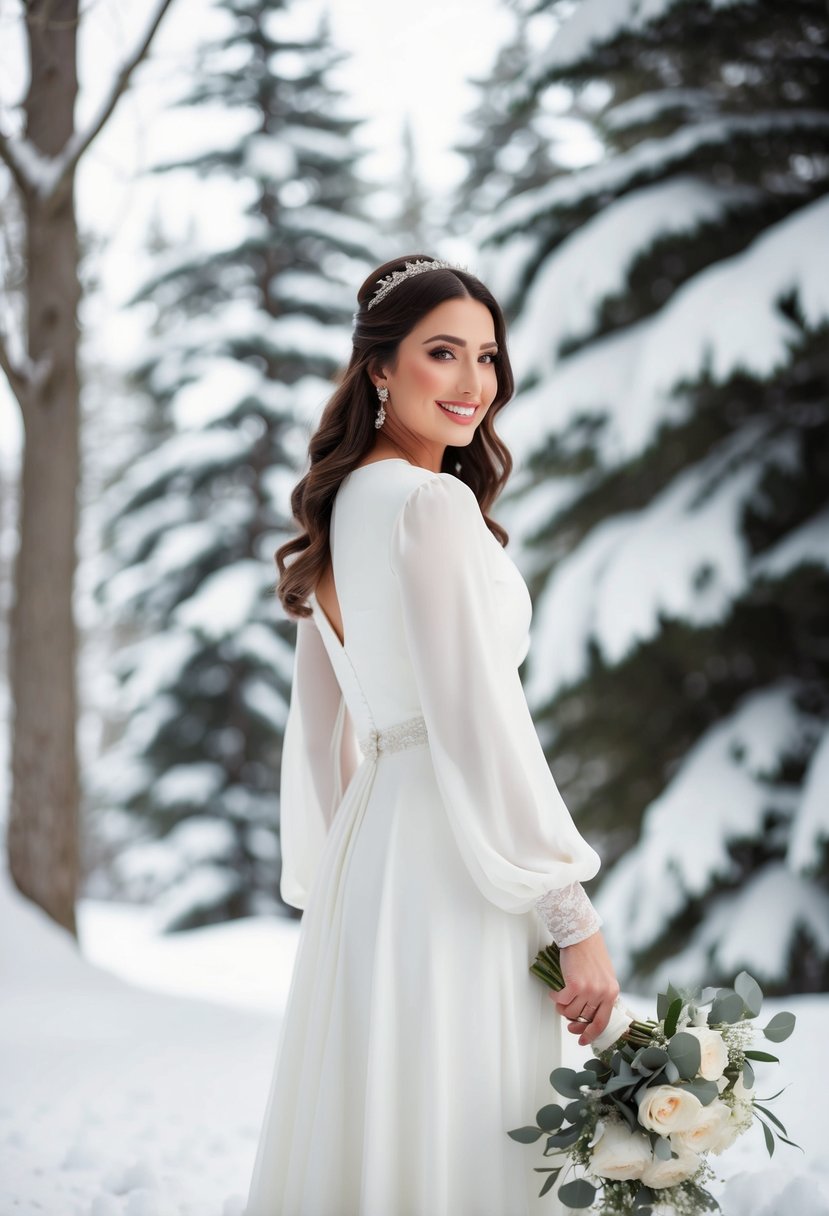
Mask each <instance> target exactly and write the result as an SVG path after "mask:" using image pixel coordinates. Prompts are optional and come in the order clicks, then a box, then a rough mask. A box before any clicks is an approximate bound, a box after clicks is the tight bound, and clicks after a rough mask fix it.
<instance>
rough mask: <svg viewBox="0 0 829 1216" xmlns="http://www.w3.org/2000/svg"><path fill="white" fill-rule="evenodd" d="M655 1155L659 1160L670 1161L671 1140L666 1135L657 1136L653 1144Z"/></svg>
mask: <svg viewBox="0 0 829 1216" xmlns="http://www.w3.org/2000/svg"><path fill="white" fill-rule="evenodd" d="M653 1155H654V1157H656V1159H657V1160H658V1161H670V1159H671V1142H670V1140H666V1139H665V1137H664V1136H657V1137H656V1140H655V1141H654V1144H653Z"/></svg>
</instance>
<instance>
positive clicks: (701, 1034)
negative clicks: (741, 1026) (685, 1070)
mask: <svg viewBox="0 0 829 1216" xmlns="http://www.w3.org/2000/svg"><path fill="white" fill-rule="evenodd" d="M683 1034H692V1035H693V1036H694V1038H695V1039H699V1050H700V1063H699V1076H701V1077H705V1079H706V1081H716V1080H718V1079H719V1078H720V1077H721V1076H722V1075H723V1070H724V1069H725V1068H727V1067H728V1048H727V1047H726V1045H725V1042H724V1040H723V1037H722V1035H721V1034H720V1033H719V1031H716V1030H712V1029H711V1028H710V1026H686V1028H685V1030H684V1031H683Z"/></svg>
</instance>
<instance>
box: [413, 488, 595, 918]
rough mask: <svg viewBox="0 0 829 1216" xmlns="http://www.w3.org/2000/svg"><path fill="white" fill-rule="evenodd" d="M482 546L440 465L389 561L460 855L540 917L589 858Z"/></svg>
mask: <svg viewBox="0 0 829 1216" xmlns="http://www.w3.org/2000/svg"><path fill="white" fill-rule="evenodd" d="M489 543H490V542H489V538H488V537H487V535H486V523H485V522H484V520H483V518H482V516H481V511H480V507H479V505H478V502H477V499H476V498H475V495H474V493H473V491H472V490H471V489H470V488H469V487H468V486H467V485H465V484H464V483H463V482H461V481H460V480H459V479H458V478H456V477H453V476H452V475H451V474H448V473H440V474H435V476H434V477H432V478H430V479H429V480H427V481H423V482H421V483H420V484H419V485H418V486H417V487H416V488H415V489H414V490H413V491H412V492H411V493H410V494H409V496H408V498H407V499H406V501H405V502H404V504H403V506H402V507H401V509H400V512H399V514H398V516H397V519H396V521H395V526H394V529H393V533H392V539H391V545H390V553H389V560H390V563H391V567H392V570H393V571H394V573H395V574H396V576H397V578H398V580H399V585H400V596H401V607H402V613H403V619H404V625H405V631H406V636H407V642H408V647H409V654H410V657H411V661H412V663H413V666H414V669H415V676H416V680H417V684H418V691H419V694H420V700H421V706H422V711H423V716H424V718H425V719H426V726H427V730H428V734H429V746H430V751H431V754H432V759H433V764H434V768H435V774H436V777H437V782H438V786H439V788H440V791H441V794H442V796H443V800H444V803H445V806H446V811H447V815H448V817H449V821H450V823H451V827H452V830H453V833H454V835H455V839H456V840H457V843H458V847H459V849H460V852H461V854H462V857H463V859H464V862H465V863H466V866H467V868H468V869H469V871H470V873H471V875H472V878H473V879H474V881H475V883H476V884H477V886H478V888H479V889H480V891H481V892H482V893H483V895H484V896H485V897H486V898H487V899H489V900H490V901H491V902H492V903H494V904H496V905H497V906H498V907H500V908H503V909H504V910H505V911H508V912H527V911H530V910H531V909H533V908H534V907H535V908H536V909H537V911H538V912H539V913H540V914H541V913H542V912H543V911H545V910H546V912H547V916H549V915H550V912H549V909H550V907H551V905H552V906H554V905H555V903H556V899H557V898H558V897H557V896H554V895H552V894H550V893H551V892H552V891H554V890H555V891H557V892H560V898H561V899H562V900H564V901H566V900H568V899H571V900H572V898H573V884H579V883H581V882H582V881H585V880H587V879H589V878H592V877H593V875H594V874H595V873H596V872H597V871H598V869H599V866H600V864H601V862H600V859H599V856H598V854H597V853H596V851H595V850H594V849H593V848H592V847H591V846H590V845H589V844H588V843H587V841H586V840H585V839H584V838H583V837H582V836H581V835H580V833H579V832H578V830H577V829H576V826H575V824H574V822H573V819H572V817H571V815H570V812H569V810H568V808H567V806H566V804H565V803H564V800H563V798H562V797H561V794H560V793H559V790H558V787H557V786H556V783H555V781H554V779H553V776H552V774H551V773H550V769H549V766H548V764H547V760H546V757H545V756H544V752H543V749H542V747H541V743H540V740H539V738H538V734H537V733H536V729H535V725H534V723H533V720H532V716H531V714H530V710H529V706H528V704H527V700H526V697H525V695H524V689H523V685H522V683H521V679H520V676H519V674H518V667H517V665H516V662H515V656H514V655H512V654H510V653H508V647H507V645H506V643H505V641H504V638H503V634H502V628H501V625H500V623H499V620H498V615H497V605H496V601H495V596H494V588H493V579H492V573H491V565H490V559H489V558H488V554H487V551H486V547H485V546H486V545H488V544H489ZM565 888H569V889H570V890H565ZM582 894H584V893H583V892H582ZM545 897H546V898H545ZM584 899H585V900H586V899H587V896H586V895H584ZM588 904H589V900H588ZM591 907H592V905H591ZM561 910H562V914H563V920H562V921H561V924H562V925H563V927H564V929H565V930H566V928H567V923H566V922H567V920H568V915H567V911H566V907H565V906H564V905H562V909H561ZM582 910H583V911H584V908H583V909H582ZM547 916H545V918H544V919H545V923H550V922H549V920H548V919H547ZM596 919H598V918H596ZM588 921H589V916H588V917H587V918H586V919H584V920H582V922H581V929H582V930H585V929H586V928H587V924H588ZM553 923H557V922H556V921H555V916H554V915H553ZM597 927H598V925H597V924H595V923H594V925H593V928H594V930H595V928H597ZM583 935H584V936H586V935H587V934H586V932H584V933H583ZM572 940H577V935H573V938H572Z"/></svg>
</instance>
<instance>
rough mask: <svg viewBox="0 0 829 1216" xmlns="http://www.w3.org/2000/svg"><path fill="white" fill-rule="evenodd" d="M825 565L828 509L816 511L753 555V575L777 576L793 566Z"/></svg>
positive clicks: (828, 550)
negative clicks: (780, 537) (778, 540)
mask: <svg viewBox="0 0 829 1216" xmlns="http://www.w3.org/2000/svg"><path fill="white" fill-rule="evenodd" d="M806 563H811V564H813V565H819V566H829V509H826V510H823V511H819V512H818V513H817V514H816V515H813V516H812V517H811V519H807V520H806V522H805V523H803V524H801V525H800V527H799V528H794V529H792V531H791V532H789V533H787V534H786V536H784V537H783V539H782V540H781V541H780V542H779V543H778V544H776V545H773V546H772V548H770V549H767V550H766V551H765V552H763V553H761V554H760V555H759V556H758V557H756V558H755V560H754V562H753V566H752V569H753V571H754V573H755V574H763V575H766V576H767V577H769V578H781V577H782V576H783V575H785V574H788V573H789V571H790V570H793V569H794V568H795V567H796V566H801V565H805V564H806Z"/></svg>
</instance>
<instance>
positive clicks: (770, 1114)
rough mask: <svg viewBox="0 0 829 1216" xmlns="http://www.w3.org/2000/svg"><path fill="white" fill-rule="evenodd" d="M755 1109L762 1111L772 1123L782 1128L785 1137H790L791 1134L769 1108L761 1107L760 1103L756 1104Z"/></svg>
mask: <svg viewBox="0 0 829 1216" xmlns="http://www.w3.org/2000/svg"><path fill="white" fill-rule="evenodd" d="M754 1107H755V1109H756V1110H761V1111H762V1112H763V1114H764V1115H765V1116H766V1118H767V1119H771V1121H772V1123H774V1124H776V1125H777V1127H779V1128H780V1130H781V1132H782V1133H783V1135H784V1136H788V1134H789V1133H788V1132H787V1131H786V1128H785V1127H784V1126H783V1124H782V1123H781V1122H780V1120H779V1119H778V1118H777V1115H773V1114H772V1113H771V1111H770V1110H769V1108H768V1107H767V1106H761V1105H760V1103H759V1102H755V1103H754Z"/></svg>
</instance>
